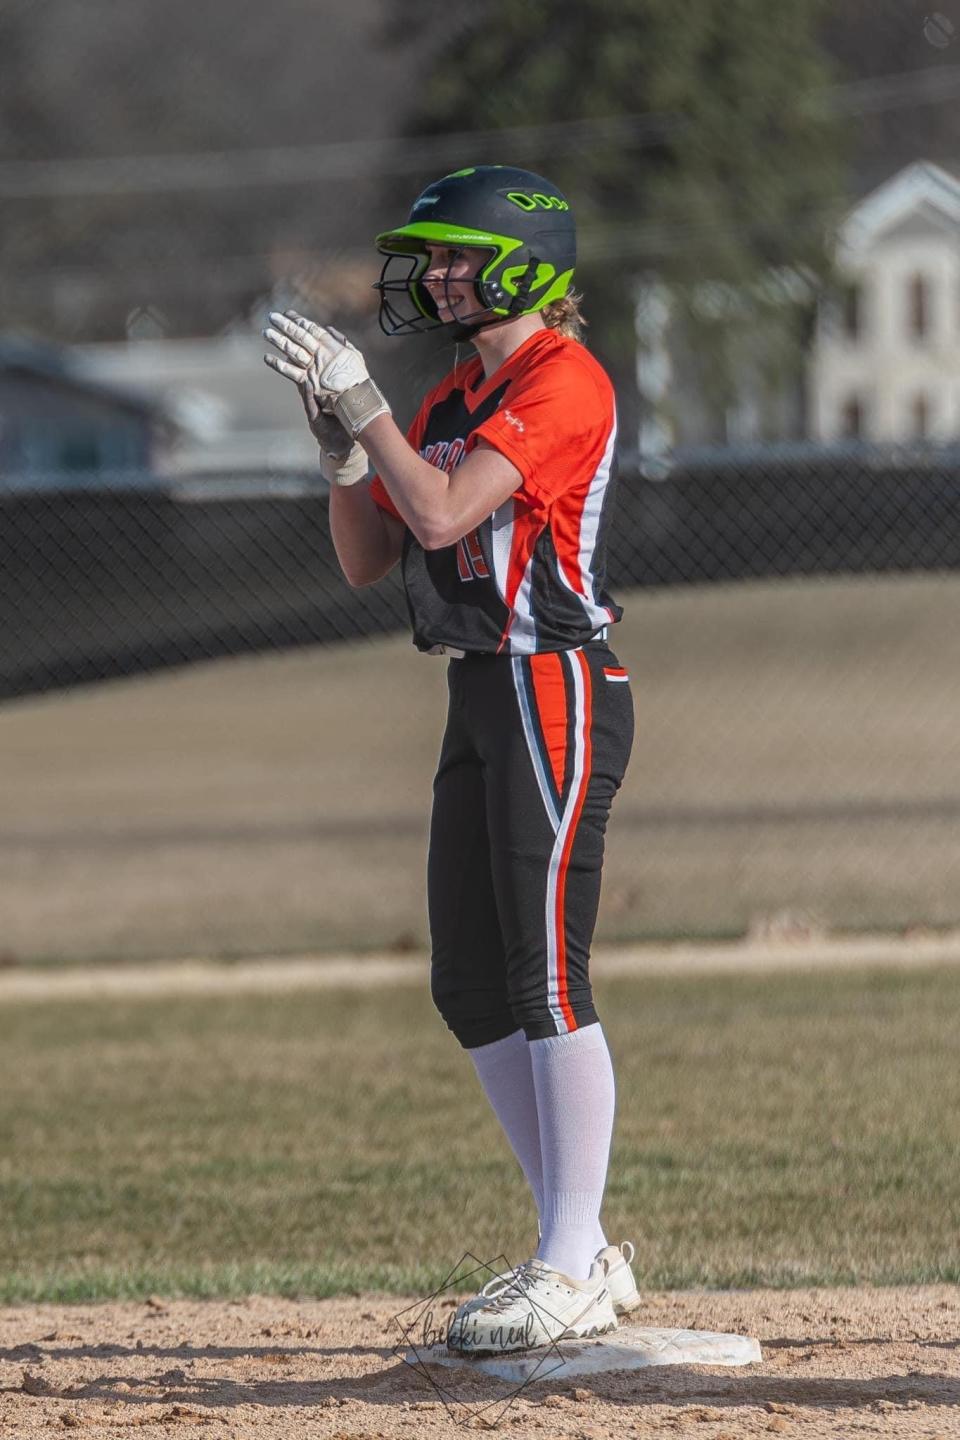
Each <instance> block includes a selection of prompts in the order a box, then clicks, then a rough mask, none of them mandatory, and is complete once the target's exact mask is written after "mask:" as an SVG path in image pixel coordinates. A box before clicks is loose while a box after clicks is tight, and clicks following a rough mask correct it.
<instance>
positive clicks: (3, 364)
mask: <svg viewBox="0 0 960 1440" xmlns="http://www.w3.org/2000/svg"><path fill="white" fill-rule="evenodd" d="M0 373H5V374H8V375H9V374H20V375H29V376H32V377H34V378H36V379H41V380H45V381H48V382H49V383H50V384H51V385H54V386H57V387H60V388H62V389H67V390H72V391H75V392H81V393H82V394H84V395H88V396H92V397H93V398H95V399H98V400H101V401H103V402H104V403H106V404H108V405H112V406H114V407H115V408H117V409H119V410H126V411H131V412H133V413H134V414H136V415H139V416H141V417H143V418H144V419H165V418H166V416H165V413H164V410H163V407H162V406H161V405H160V404H158V403H157V401H156V400H155V399H151V398H150V397H148V396H146V395H144V394H143V393H141V392H137V391H134V390H131V389H128V388H127V387H126V386H124V385H123V384H120V383H115V382H114V381H113V380H111V379H107V378H105V377H103V378H101V377H99V376H95V375H92V374H91V373H89V372H88V370H87V369H86V367H85V366H84V365H83V364H80V363H78V362H77V359H76V352H74V351H72V350H68V349H66V348H64V347H61V346H58V345H49V344H46V343H44V342H42V341H39V340H32V339H29V338H27V337H26V336H20V335H0Z"/></svg>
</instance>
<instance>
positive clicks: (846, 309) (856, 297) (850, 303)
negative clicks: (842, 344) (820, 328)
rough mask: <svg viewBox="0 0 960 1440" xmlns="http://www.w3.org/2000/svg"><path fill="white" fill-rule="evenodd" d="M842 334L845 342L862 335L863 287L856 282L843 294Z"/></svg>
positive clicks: (857, 338)
mask: <svg viewBox="0 0 960 1440" xmlns="http://www.w3.org/2000/svg"><path fill="white" fill-rule="evenodd" d="M843 333H844V336H845V337H846V339H847V340H859V339H860V338H861V336H862V334H863V287H862V286H861V285H859V284H858V283H857V282H856V281H854V282H853V284H851V285H848V286H847V288H846V289H845V290H844V292H843Z"/></svg>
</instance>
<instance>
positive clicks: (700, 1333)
mask: <svg viewBox="0 0 960 1440" xmlns="http://www.w3.org/2000/svg"><path fill="white" fill-rule="evenodd" d="M615 1336H616V1338H615V1339H609V1338H607V1337H602V1338H600V1339H597V1340H561V1341H559V1342H558V1344H557V1345H556V1346H548V1347H546V1348H545V1349H541V1350H529V1351H527V1352H526V1353H524V1354H522V1355H497V1356H488V1357H486V1358H483V1359H481V1358H480V1357H479V1356H470V1355H458V1354H457V1353H456V1351H453V1350H448V1349H447V1347H446V1345H433V1346H431V1347H430V1349H429V1350H418V1351H417V1352H416V1353H414V1352H413V1351H411V1352H410V1355H409V1356H408V1359H409V1360H410V1362H411V1364H415V1363H417V1362H419V1363H420V1364H423V1365H449V1366H460V1365H469V1366H470V1367H471V1369H474V1370H479V1371H481V1372H482V1373H483V1374H485V1375H496V1376H498V1377H499V1378H500V1379H501V1380H513V1381H515V1382H516V1383H517V1384H520V1383H522V1382H524V1381H529V1380H550V1379H552V1378H553V1377H554V1376H558V1375H562V1376H563V1378H564V1379H566V1378H567V1377H568V1376H574V1375H596V1374H598V1373H600V1372H602V1371H605V1370H642V1369H644V1368H645V1367H646V1366H648V1365H755V1364H756V1363H757V1361H758V1360H761V1359H762V1358H763V1357H762V1355H761V1353H760V1345H759V1342H758V1341H756V1340H754V1339H753V1338H752V1336H749V1335H719V1334H714V1333H713V1332H711V1331H709V1330H653V1329H647V1328H642V1327H640V1326H634V1325H630V1326H623V1327H621V1329H619V1330H617V1331H616V1332H615Z"/></svg>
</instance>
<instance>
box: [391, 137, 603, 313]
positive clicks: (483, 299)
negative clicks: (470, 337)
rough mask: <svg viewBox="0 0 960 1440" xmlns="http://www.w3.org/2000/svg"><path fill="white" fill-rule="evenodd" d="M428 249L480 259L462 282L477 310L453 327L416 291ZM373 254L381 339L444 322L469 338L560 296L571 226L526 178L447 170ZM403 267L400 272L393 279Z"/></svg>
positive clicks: (543, 184)
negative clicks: (380, 261)
mask: <svg viewBox="0 0 960 1440" xmlns="http://www.w3.org/2000/svg"><path fill="white" fill-rule="evenodd" d="M428 244H432V245H443V246H447V247H449V248H450V249H461V248H466V247H469V248H473V249H480V250H485V251H486V252H487V254H488V258H487V259H486V260H485V261H484V262H483V264H482V265H481V266H480V269H479V271H478V273H477V275H476V277H475V278H474V279H473V281H472V282H471V283H472V285H473V290H474V294H475V296H476V300H477V309H476V310H474V311H471V312H470V313H469V314H467V315H461V316H457V318H456V321H454V322H446V321H442V320H441V319H440V318H439V314H438V311H437V306H436V304H435V302H434V300H433V298H432V296H431V295H430V292H429V290H428V289H427V287H426V285H425V284H424V283H423V276H424V274H425V273H426V271H427V269H428V268H429V265H430V254H429V251H428V250H427V245H428ZM377 247H378V249H379V250H380V251H381V253H382V254H384V255H385V256H386V257H387V258H386V260H385V262H384V266H383V270H382V272H381V275H380V279H379V281H378V282H377V284H376V285H375V286H374V288H375V289H376V290H378V291H379V292H380V327H381V329H382V330H383V331H384V333H385V334H387V335H397V334H403V333H407V334H409V333H411V332H415V331H420V330H430V329H433V328H435V327H436V326H439V325H442V324H445V323H455V324H457V325H459V326H460V327H461V330H462V329H463V328H467V329H470V330H477V329H480V328H482V327H483V326H485V325H493V324H497V323H498V322H500V321H503V320H506V319H511V318H513V317H515V316H517V315H529V314H531V313H532V312H534V311H537V310H542V309H543V307H544V306H545V305H549V304H551V303H552V302H553V301H554V300H559V299H560V298H561V297H562V296H564V295H566V293H567V291H568V290H569V289H570V286H571V284H572V283H573V272H574V267H575V265H576V234H575V230H574V224H573V217H572V215H571V214H570V206H569V204H568V203H567V201H566V200H565V199H564V197H563V196H562V195H561V194H560V192H559V190H557V189H556V187H555V186H554V185H551V183H550V182H549V181H548V180H544V179H543V178H542V177H541V176H539V175H533V174H532V173H531V172H530V171H528V170H517V169H514V168H512V167H509V166H503V165H483V166H476V167H474V168H471V169H467V170H457V171H456V172H455V173H454V174H453V175H447V176H444V178H443V179H442V180H438V181H435V182H434V184H432V185H428V186H427V188H426V190H424V191H423V193H422V194H421V195H420V196H418V198H417V199H416V200H415V201H414V204H413V208H412V210H411V212H410V219H409V220H408V222H407V224H405V225H401V226H399V227H398V228H397V229H395V230H388V231H385V232H384V234H382V235H378V236H377ZM404 262H406V271H405V273H403V274H400V275H398V274H397V268H398V266H399V267H400V268H401V269H402V268H403V266H404ZM446 283H447V284H449V283H450V281H449V277H448V279H447V281H446ZM456 283H457V284H458V285H460V286H462V285H463V284H464V283H465V282H463V281H458V282H456ZM401 294H402V295H403V296H405V297H406V299H407V301H408V302H409V304H408V309H407V313H406V314H404V313H403V311H402V310H401V308H400V306H399V305H398V304H397V303H396V301H395V300H394V298H393V297H395V296H399V295H401Z"/></svg>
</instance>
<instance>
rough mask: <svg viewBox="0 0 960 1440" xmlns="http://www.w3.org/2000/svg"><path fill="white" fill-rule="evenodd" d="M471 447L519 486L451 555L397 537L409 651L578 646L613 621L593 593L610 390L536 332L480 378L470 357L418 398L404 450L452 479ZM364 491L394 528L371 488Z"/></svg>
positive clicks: (599, 564) (601, 562)
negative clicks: (506, 465)
mask: <svg viewBox="0 0 960 1440" xmlns="http://www.w3.org/2000/svg"><path fill="white" fill-rule="evenodd" d="M481 437H482V438H483V440H484V441H486V442H487V443H488V444H490V445H493V446H494V447H495V448H496V449H498V450H500V451H501V452H502V454H504V455H505V456H506V457H507V459H508V460H510V461H511V462H512V463H513V464H514V465H515V466H516V467H517V469H518V470H519V471H520V474H521V476H522V481H521V484H520V485H519V487H518V488H517V489H516V490H515V491H514V493H513V494H512V495H511V496H510V497H509V498H508V499H507V500H506V501H504V503H503V504H502V505H500V506H498V508H497V509H496V510H495V511H494V512H493V514H492V515H490V516H488V517H487V519H486V520H484V521H483V522H482V523H481V524H480V525H478V526H477V528H476V529H475V530H471V531H470V532H469V534H467V535H464V536H463V538H462V539H461V540H459V541H458V542H457V543H456V545H450V546H447V547H445V548H444V549H442V550H429V551H428V550H424V549H423V547H422V546H421V545H420V544H418V542H417V541H416V540H415V539H414V537H413V535H412V534H411V532H410V530H409V529H408V530H407V532H406V535H405V537H404V546H403V562H402V563H403V581H404V587H405V589H406V594H407V602H408V605H409V608H410V618H411V621H412V624H413V638H414V643H415V644H416V645H417V646H418V648H419V649H421V650H432V649H434V648H435V647H436V646H440V645H444V646H451V647H453V648H456V649H459V650H465V651H468V652H471V653H475V654H509V655H530V654H535V653H539V652H541V651H556V650H569V649H573V648H575V647H576V646H578V645H582V644H583V643H584V642H585V641H587V640H589V639H590V638H591V636H593V635H596V634H598V633H602V632H603V630H604V627H605V626H607V625H609V624H612V623H614V622H615V621H617V620H619V619H620V617H621V615H622V614H623V612H622V610H621V609H620V607H619V606H618V605H616V604H614V602H613V601H612V600H611V598H610V596H609V595H608V594H607V593H606V591H605V589H604V588H603V587H604V571H605V549H606V543H605V540H606V530H607V525H608V521H609V513H610V505H611V499H612V494H611V489H612V487H611V484H610V469H611V463H612V460H613V447H614V441H615V438H616V412H615V406H614V396H613V387H612V386H611V384H610V381H609V379H608V378H607V376H606V374H605V372H604V371H603V369H602V368H601V366H600V365H599V364H598V363H597V361H596V360H594V358H593V357H592V355H591V354H590V353H589V351H588V350H586V349H585V348H584V347H583V346H582V345H580V344H578V342H577V341H575V340H570V339H568V338H566V337H565V336H562V335H558V334H557V332H556V331H555V330H550V329H544V330H538V331H537V332H536V333H535V334H533V335H531V336H530V337H529V339H527V340H525V341H524V343H523V344H522V345H520V346H519V347H518V349H516V350H515V351H514V352H513V354H512V355H510V356H509V357H508V358H507V360H506V361H505V362H504V364H503V365H501V366H500V367H499V369H498V370H496V371H495V372H494V374H492V375H491V376H489V378H486V379H485V378H484V374H483V366H482V364H481V362H480V359H479V357H475V358H473V359H471V360H468V361H467V362H466V363H464V364H462V365H458V366H457V367H456V368H455V369H454V370H453V371H452V372H451V373H450V374H449V375H447V376H446V377H445V379H443V380H442V381H441V382H440V384H439V385H437V386H436V387H435V388H434V389H433V390H431V392H430V393H429V394H428V395H427V397H426V399H425V400H424V402H423V404H422V405H421V407H420V410H419V412H418V414H417V417H416V419H415V420H414V422H413V425H412V426H411V427H410V430H409V432H408V437H407V438H408V439H409V441H410V444H411V445H412V446H413V447H414V449H416V450H418V451H419V453H420V454H421V455H422V456H423V457H424V459H426V460H428V461H429V462H430V464H431V465H435V466H437V467H438V468H439V469H442V470H446V471H447V472H450V471H451V470H453V469H454V468H455V467H456V466H457V465H459V463H460V461H461V460H463V458H464V457H465V456H466V455H469V453H470V451H471V450H472V449H473V447H474V445H476V443H477V441H478V440H479V439H480V438H481ZM371 493H372V494H373V497H374V499H375V500H376V502H377V504H378V505H380V506H381V507H382V508H383V509H384V510H386V511H388V512H389V513H390V514H391V515H394V516H396V518H397V519H400V518H402V517H401V516H400V515H399V513H398V511H397V509H396V507H395V506H394V504H393V502H392V501H391V499H390V497H389V495H388V494H387V491H386V488H385V486H384V484H383V482H382V481H381V480H380V479H379V478H374V480H373V481H372V482H371Z"/></svg>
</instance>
